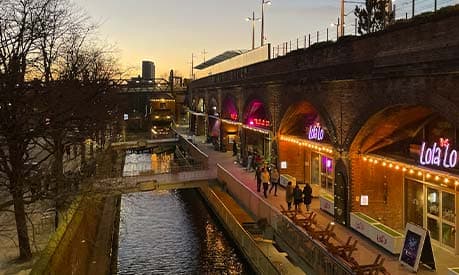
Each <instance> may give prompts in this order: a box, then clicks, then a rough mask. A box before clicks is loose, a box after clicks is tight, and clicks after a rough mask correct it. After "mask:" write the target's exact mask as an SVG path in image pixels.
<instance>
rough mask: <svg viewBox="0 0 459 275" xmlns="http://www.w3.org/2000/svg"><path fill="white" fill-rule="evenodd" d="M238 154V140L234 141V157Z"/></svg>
mask: <svg viewBox="0 0 459 275" xmlns="http://www.w3.org/2000/svg"><path fill="white" fill-rule="evenodd" d="M234 156H237V144H236V141H233V157H234Z"/></svg>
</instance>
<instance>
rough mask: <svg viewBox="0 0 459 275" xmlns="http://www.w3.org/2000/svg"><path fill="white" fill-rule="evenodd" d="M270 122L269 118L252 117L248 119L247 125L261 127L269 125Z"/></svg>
mask: <svg viewBox="0 0 459 275" xmlns="http://www.w3.org/2000/svg"><path fill="white" fill-rule="evenodd" d="M270 124H271V123H270V122H269V120H265V119H260V118H254V119H252V120H250V121H249V125H255V126H263V127H269V125H270Z"/></svg>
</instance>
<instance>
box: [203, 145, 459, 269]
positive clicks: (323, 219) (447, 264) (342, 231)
mask: <svg viewBox="0 0 459 275" xmlns="http://www.w3.org/2000/svg"><path fill="white" fill-rule="evenodd" d="M196 145H197V146H198V147H199V148H200V149H201V150H202V151H203V152H204V153H206V154H207V155H208V156H209V168H210V170H211V171H215V173H216V169H214V168H215V167H216V164H219V165H221V166H222V167H224V169H226V170H227V171H229V172H230V173H231V174H232V175H233V176H234V177H235V178H237V179H238V180H239V181H240V182H242V183H244V184H245V185H246V186H247V188H249V189H250V190H252V191H254V192H257V190H256V180H255V173H254V172H247V171H246V170H245V169H244V168H243V167H242V166H241V165H239V164H238V163H237V162H236V161H235V158H234V157H233V156H232V152H225V153H222V152H218V151H215V150H214V148H213V146H212V145H211V144H205V143H203V142H202V140H200V139H196ZM281 173H282V172H281ZM215 176H216V175H215ZM259 195H260V198H262V199H264V200H266V201H268V202H269V203H270V204H271V205H272V206H273V207H275V208H277V209H279V210H282V209H281V206H283V207H284V208H286V206H287V204H286V201H285V189H284V188H283V187H281V186H279V188H278V190H277V196H274V193H273V192H272V193H271V194H270V195H268V198H266V199H265V198H264V197H263V193H262V192H260V193H259ZM301 207H302V210H301V211H302V212H303V213H304V212H305V211H306V209H305V206H304V205H302V206H301ZM311 210H312V211H314V212H316V213H317V221H318V224H319V225H322V226H323V227H325V226H326V225H327V224H328V223H330V222H332V221H333V217H332V216H330V215H329V214H327V213H325V212H324V211H322V210H320V205H319V199H318V198H313V200H312V204H311ZM334 232H335V233H336V236H337V239H339V240H340V241H341V242H342V243H345V241H346V240H347V239H348V237H349V236H351V237H352V239H353V240H358V244H357V251H356V252H354V253H353V254H352V255H353V257H354V258H355V259H356V260H357V262H358V263H359V264H370V263H373V261H374V260H375V258H376V257H377V255H378V254H381V255H382V256H383V257H384V258H385V262H384V267H385V268H386V270H387V271H388V272H390V274H410V273H412V272H410V271H408V270H407V269H406V268H405V267H403V266H402V265H401V264H400V263H399V261H398V255H392V254H390V253H389V252H387V251H385V250H384V249H383V248H380V247H379V246H377V245H376V244H374V243H373V242H371V241H370V240H368V239H366V238H365V237H364V236H362V235H360V234H359V233H357V232H355V231H353V230H352V229H349V228H347V227H345V226H342V225H338V224H337V225H336V226H335V230H334ZM433 248H434V255H435V260H436V265H437V270H436V271H431V270H429V269H428V268H426V267H423V266H421V265H420V267H419V270H418V272H417V273H418V274H447V273H448V270H447V268H451V267H457V266H459V256H455V255H453V254H452V253H451V252H448V251H446V250H444V249H443V248H441V247H438V246H434V247H433Z"/></svg>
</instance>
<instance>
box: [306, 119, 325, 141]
mask: <svg viewBox="0 0 459 275" xmlns="http://www.w3.org/2000/svg"><path fill="white" fill-rule="evenodd" d="M308 138H309V139H310V140H314V139H315V140H318V141H321V140H323V139H324V129H323V128H322V127H320V124H319V123H316V125H311V126H310V127H309V134H308Z"/></svg>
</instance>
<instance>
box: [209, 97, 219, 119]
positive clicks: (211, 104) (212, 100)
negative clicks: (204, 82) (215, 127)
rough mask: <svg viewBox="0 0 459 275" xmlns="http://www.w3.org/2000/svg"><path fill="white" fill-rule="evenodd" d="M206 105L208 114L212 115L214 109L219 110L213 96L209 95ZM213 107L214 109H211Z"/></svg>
mask: <svg viewBox="0 0 459 275" xmlns="http://www.w3.org/2000/svg"><path fill="white" fill-rule="evenodd" d="M206 106H207V113H208V114H209V115H213V114H214V110H215V111H216V112H218V111H219V110H218V101H217V99H216V98H215V97H213V96H212V97H209V101H208V102H207V105H206ZM214 107H215V108H216V109H213V108H214Z"/></svg>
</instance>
